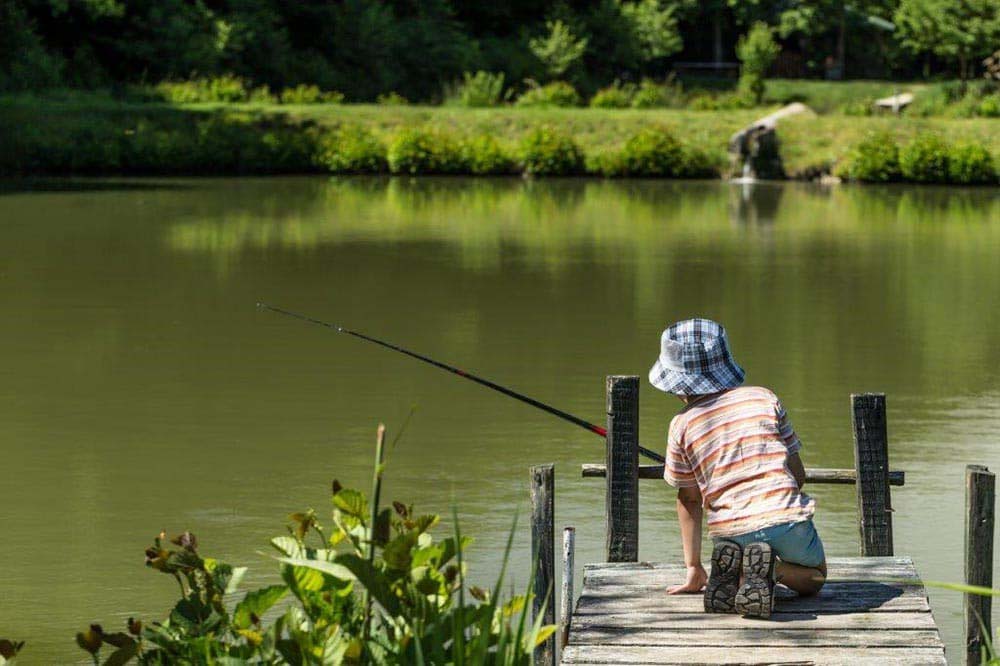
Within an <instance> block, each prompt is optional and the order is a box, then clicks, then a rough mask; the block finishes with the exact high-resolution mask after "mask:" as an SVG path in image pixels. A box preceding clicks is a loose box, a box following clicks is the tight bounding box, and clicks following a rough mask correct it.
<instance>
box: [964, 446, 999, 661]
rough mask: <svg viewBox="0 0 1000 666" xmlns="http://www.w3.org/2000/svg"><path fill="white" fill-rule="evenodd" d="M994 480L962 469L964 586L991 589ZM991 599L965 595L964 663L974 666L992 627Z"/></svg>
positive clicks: (980, 470) (975, 468) (978, 469)
mask: <svg viewBox="0 0 1000 666" xmlns="http://www.w3.org/2000/svg"><path fill="white" fill-rule="evenodd" d="M995 482H996V477H995V475H994V474H993V472H991V471H989V470H988V469H986V467H984V466H982V465H969V466H967V467H966V468H965V509H966V514H965V582H966V584H968V585H977V586H980V587H993V514H994V511H995V509H996V494H995V493H996V491H995ZM992 602H993V599H992V597H987V596H981V595H978V594H966V595H965V663H966V664H968V665H969V666H972V665H975V666H978V665H979V664H980V663H984V662H983V661H982V654H983V652H982V651H983V648H984V647H985V645H986V641H988V640H990V636H989V634H988V633H987V634H986V635H985V636H984V635H983V627H986V631H987V632H989V631H990V627H992V626H993V623H992V621H993V618H992Z"/></svg>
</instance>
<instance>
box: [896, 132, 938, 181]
mask: <svg viewBox="0 0 1000 666" xmlns="http://www.w3.org/2000/svg"><path fill="white" fill-rule="evenodd" d="M899 170H900V172H901V173H902V174H903V178H905V179H906V180H912V181H914V182H917V183H944V182H947V181H948V146H947V144H945V142H944V141H943V140H942V139H941V137H939V136H938V135H937V134H931V133H928V132H925V133H922V134H918V135H917V136H916V137H914V138H913V140H912V141H910V142H909V143H908V144H906V145H905V146H903V147H902V148H900V150H899Z"/></svg>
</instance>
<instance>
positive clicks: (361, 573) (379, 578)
mask: <svg viewBox="0 0 1000 666" xmlns="http://www.w3.org/2000/svg"><path fill="white" fill-rule="evenodd" d="M323 564H330V563H329V562H324V563H323ZM337 564H340V565H342V566H343V567H344V568H346V569H348V570H350V572H351V573H352V574H354V578H355V579H356V580H357V581H358V582H359V583H360V584H361V585H362V586H364V588H365V589H366V590H368V593H369V594H371V595H372V598H373V599H374V600H375V601H377V602H378V603H379V604H381V606H382V608H384V609H385V611H386V613H388V614H389V615H390V616H396V615H399V614H400V613H401V612H402V608H401V606H400V601H399V598H398V597H397V596H396V594H395V593H394V592H393V590H392V586H391V585H390V583H389V581H388V579H387V578H386V576H385V574H384V573H383V572H381V571H379V570H378V569H376V568H375V567H374V566H372V564H371V562H369V561H368V560H366V559H363V558H361V557H358V556H357V555H355V554H354V553H345V554H343V555H339V556H338V557H337Z"/></svg>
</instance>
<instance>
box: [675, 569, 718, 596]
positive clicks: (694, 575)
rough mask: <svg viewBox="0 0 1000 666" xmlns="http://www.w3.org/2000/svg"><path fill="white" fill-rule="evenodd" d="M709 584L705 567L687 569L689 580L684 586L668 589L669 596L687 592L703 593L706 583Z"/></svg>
mask: <svg viewBox="0 0 1000 666" xmlns="http://www.w3.org/2000/svg"><path fill="white" fill-rule="evenodd" d="M706 582H708V574H707V573H705V567H703V566H701V565H700V564H699V565H698V566H696V567H688V568H687V579H686V580H685V581H684V584H683V585H672V586H671V587H668V588H667V594H684V593H685V592H690V593H694V592H701V590H702V588H704V587H705V583H706Z"/></svg>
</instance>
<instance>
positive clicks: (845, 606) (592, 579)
mask: <svg viewBox="0 0 1000 666" xmlns="http://www.w3.org/2000/svg"><path fill="white" fill-rule="evenodd" d="M683 577H684V568H683V567H682V566H680V565H677V564H661V563H650V562H634V563H604V564H591V565H586V566H585V567H584V581H583V589H582V593H581V596H580V598H579V600H578V601H577V604H576V607H575V611H574V614H573V617H572V621H571V625H570V635H569V642H568V644H567V646H566V648H565V649H564V651H563V656H562V663H563V664H694V663H700V664H845V663H850V664H851V665H852V666H858V665H859V664H944V663H945V660H944V645H943V643H942V642H941V638H940V635H939V633H938V629H937V626H936V625H935V623H934V618H933V616H932V615H931V613H930V605H929V603H928V601H927V594H926V591H925V590H924V587H923V586H922V585H921V582H920V578H919V576H918V575H917V572H916V569H915V568H914V566H913V562H912V561H911V560H910V559H909V558H906V557H865V558H831V559H830V561H829V579H828V580H829V582H828V583H827V586H826V587H825V588H824V589H823V590H822V591H821V592H820V594H818V595H816V596H814V597H797V596H795V595H794V593H792V592H791V591H788V590H784V589H781V591H780V593H779V599H778V602H777V606H776V608H775V614H774V615H773V616H772V619H771V620H768V621H762V620H750V619H745V618H742V617H739V616H736V615H724V614H706V613H704V612H703V610H702V600H701V596H700V595H676V596H671V595H668V594H666V591H665V588H666V586H668V585H671V584H674V583H678V582H681V581H682V580H683Z"/></svg>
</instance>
